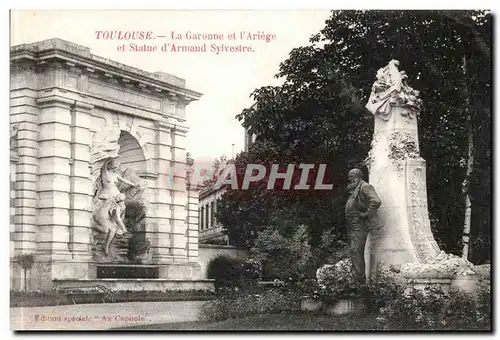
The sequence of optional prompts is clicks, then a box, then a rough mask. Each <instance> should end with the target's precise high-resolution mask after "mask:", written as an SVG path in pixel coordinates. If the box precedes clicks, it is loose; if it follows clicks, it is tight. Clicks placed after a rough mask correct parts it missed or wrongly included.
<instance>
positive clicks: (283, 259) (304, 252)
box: [250, 226, 311, 280]
mask: <svg viewBox="0 0 500 340" xmlns="http://www.w3.org/2000/svg"><path fill="white" fill-rule="evenodd" d="M250 255H251V257H252V258H253V259H255V260H256V261H258V262H259V263H262V266H263V269H262V270H263V274H262V275H263V277H264V278H266V279H275V278H279V279H281V280H288V278H290V277H293V278H296V277H301V276H303V273H304V272H305V271H306V267H307V265H308V262H309V261H310V259H311V248H310V246H309V244H308V235H307V228H306V227H305V226H301V227H298V228H297V229H296V230H295V231H294V232H293V234H292V235H291V236H290V237H287V236H284V235H282V234H281V233H280V230H279V228H277V227H269V228H267V229H265V230H264V231H262V232H260V233H259V234H258V236H257V238H256V240H255V242H254V246H253V247H252V249H250Z"/></svg>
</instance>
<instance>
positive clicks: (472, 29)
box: [218, 11, 492, 262]
mask: <svg viewBox="0 0 500 340" xmlns="http://www.w3.org/2000/svg"><path fill="white" fill-rule="evenodd" d="M325 24H326V25H325V27H324V28H323V29H322V30H321V31H320V32H319V33H318V34H316V35H314V36H313V37H312V38H311V40H310V45H308V46H303V47H298V48H294V49H293V50H292V51H291V52H290V54H289V58H288V59H287V60H285V61H283V62H282V63H281V65H280V67H279V72H278V73H277V74H276V77H277V78H282V79H284V83H283V85H281V86H265V87H261V88H259V89H256V90H255V91H254V92H253V94H252V96H253V98H254V100H255V101H256V103H257V105H255V106H253V107H252V108H250V109H246V110H243V112H242V113H241V114H239V115H238V116H237V118H238V119H239V120H240V121H241V122H242V125H243V126H244V127H245V128H246V129H248V130H249V132H250V133H253V134H255V135H256V136H257V140H256V143H255V144H254V147H253V148H251V149H250V150H249V152H248V153H245V154H240V155H238V157H237V163H238V162H240V164H239V165H240V166H243V165H244V164H249V162H250V161H259V160H260V161H262V162H264V163H266V162H269V160H273V161H278V162H282V163H286V162H287V161H289V160H294V161H296V162H305V161H307V160H309V161H312V162H313V163H316V164H317V163H321V162H324V163H327V164H328V174H330V176H331V177H332V178H335V179H336V181H335V184H336V186H335V187H336V188H338V190H334V191H332V192H330V194H331V196H329V197H327V195H319V196H317V195H316V196H315V195H314V194H316V193H317V192H313V194H312V195H311V196H312V197H309V199H308V200H307V199H306V200H303V199H300V200H299V199H298V198H297V197H300V195H301V194H302V193H299V192H297V191H294V192H293V195H283V196H282V197H281V196H279V195H278V194H277V193H276V190H275V191H271V190H269V191H266V190H263V189H262V184H259V183H255V185H254V188H253V190H250V191H251V193H248V192H247V193H244V192H236V191H228V193H227V194H226V196H225V197H224V200H223V202H222V204H221V205H222V207H221V209H219V215H220V216H219V217H218V218H219V220H220V221H223V224H224V225H225V227H226V228H227V232H228V233H231V232H232V230H233V229H235V228H236V229H238V228H240V229H245V233H243V235H245V237H246V236H248V235H247V234H252V233H254V232H255V229H258V227H260V226H266V225H268V224H270V223H272V217H273V216H274V215H276V214H277V211H279V212H280V213H281V214H284V215H286V216H287V217H288V218H293V219H296V220H297V222H298V223H304V224H306V225H308V226H311V227H313V228H316V229H317V230H316V231H315V232H313V233H312V234H315V235H320V234H321V233H322V231H323V230H327V229H329V228H331V227H333V228H336V229H337V230H338V231H339V232H341V230H342V225H341V224H342V222H341V221H343V212H342V209H341V207H342V205H343V204H344V198H343V188H344V186H345V179H344V178H345V173H346V171H348V170H349V168H351V167H353V166H359V165H360V164H361V162H362V160H363V158H364V157H365V156H366V154H367V151H368V149H369V144H370V140H371V134H372V129H373V117H372V116H371V115H370V114H369V113H368V112H367V111H366V110H365V109H364V104H365V103H366V102H367V100H368V97H369V93H370V90H371V86H372V84H373V81H374V78H375V74H376V72H377V70H378V69H379V68H380V67H383V66H384V65H386V64H387V62H388V61H390V60H391V59H397V60H399V61H400V69H401V70H404V71H406V73H407V74H408V77H409V80H408V82H409V84H411V85H412V87H414V88H415V89H418V90H419V91H420V92H421V97H422V99H423V103H424V107H423V110H422V112H421V114H420V119H419V139H420V146H421V153H422V156H423V157H424V159H426V161H427V174H428V175H427V188H428V197H429V210H430V217H431V224H432V228H433V231H434V234H435V236H436V238H437V240H438V242H439V243H440V245H441V246H442V247H443V248H444V249H445V250H446V251H449V252H454V253H460V252H461V237H462V227H463V225H464V223H463V222H464V211H465V207H464V201H465V197H464V195H465V194H468V195H470V198H471V201H472V241H473V242H472V243H473V244H474V245H475V246H476V247H478V248H480V249H483V250H480V249H477V250H476V251H475V252H473V256H472V257H473V258H474V259H475V261H476V262H480V261H482V260H485V259H487V258H488V256H489V235H490V227H491V218H490V215H491V212H490V210H491V207H490V203H489V202H490V199H491V196H490V195H491V194H490V186H491V176H490V174H491V125H490V122H491V109H490V101H491V99H490V98H491V29H492V25H491V15H490V14H489V13H487V12H484V11H333V12H332V15H331V17H330V18H329V19H328V20H327V21H326V23H325ZM470 136H472V140H473V143H472V144H473V149H472V153H471V152H469V146H470V144H471V143H470ZM471 155H473V169H472V172H468V171H467V161H468V160H469V161H470V160H471V159H472V158H471ZM466 177H468V178H466ZM464 179H468V180H469V181H468V182H469V183H470V184H469V186H468V187H467V188H466V190H463V185H462V184H463V183H464ZM277 196H279V197H280V198H278V197H277ZM295 198H296V199H295ZM301 198H302V197H301ZM280 199H281V200H280ZM294 199H295V200H294ZM272 200H275V201H276V203H275V204H272V203H271V201H272ZM325 201H328V202H329V203H328V204H329V205H330V208H329V210H328V211H326V210H325V209H326V208H325ZM278 202H279V203H278ZM304 210H305V211H307V213H308V214H307V215H308V216H303V215H302V213H303V212H304ZM255 214H256V215H258V216H254V215H255ZM313 216H314V218H316V221H315V222H316V223H311V219H312V217H313ZM259 219H260V220H259ZM237 221H238V222H237ZM237 225H238V226H237ZM236 226H237V227H236ZM318 231H321V232H318ZM318 239H319V238H318V237H316V238H314V237H313V238H312V242H313V243H314V240H316V241H317V240H318ZM478 240H481V242H477V241H478ZM249 242H250V243H251V240H250V241H249ZM240 243H241V242H240ZM474 254H475V255H474Z"/></svg>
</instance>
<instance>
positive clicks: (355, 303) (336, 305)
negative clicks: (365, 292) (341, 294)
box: [324, 299, 366, 315]
mask: <svg viewBox="0 0 500 340" xmlns="http://www.w3.org/2000/svg"><path fill="white" fill-rule="evenodd" d="M365 311H366V304H365V303H364V301H363V300H362V299H351V300H337V301H335V302H333V303H330V304H327V305H325V306H324V312H325V314H327V315H346V314H362V313H364V312H365Z"/></svg>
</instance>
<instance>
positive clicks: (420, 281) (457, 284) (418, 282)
mask: <svg viewBox="0 0 500 340" xmlns="http://www.w3.org/2000/svg"><path fill="white" fill-rule="evenodd" d="M478 281H479V279H478V278H477V277H476V276H475V275H468V276H456V277H450V278H432V277H429V278H411V279H408V284H409V285H410V286H412V287H414V288H417V289H422V290H424V289H425V288H426V287H429V286H430V287H433V286H434V287H439V288H442V289H443V290H450V289H457V290H461V291H463V292H467V293H470V294H472V295H474V296H475V295H476V292H477V289H476V288H477V285H478Z"/></svg>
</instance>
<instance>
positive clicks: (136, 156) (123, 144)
mask: <svg viewBox="0 0 500 340" xmlns="http://www.w3.org/2000/svg"><path fill="white" fill-rule="evenodd" d="M118 144H119V145H120V150H119V151H118V162H120V164H122V165H123V166H125V167H128V168H131V169H134V170H135V171H136V172H137V174H141V173H145V172H146V159H145V157H144V152H143V151H142V148H141V146H140V145H139V143H138V142H137V140H136V139H135V138H134V137H133V136H132V135H131V134H130V133H128V132H127V131H121V133H120V138H119V139H118Z"/></svg>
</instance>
